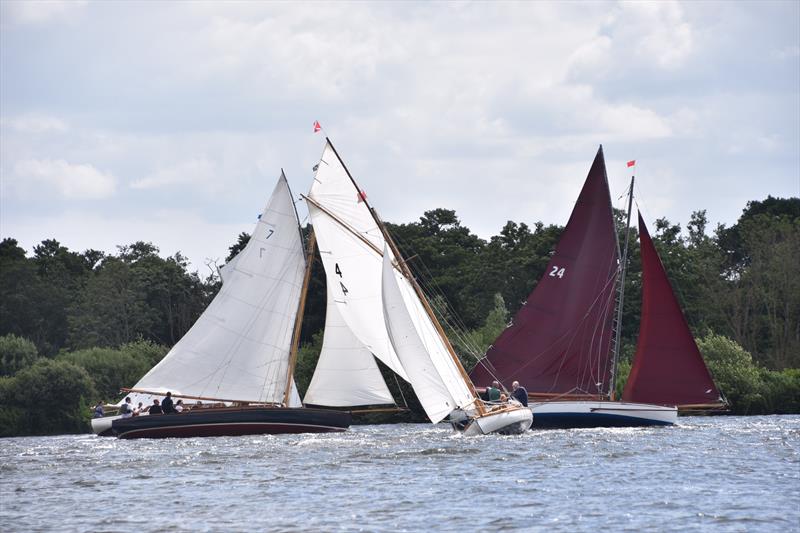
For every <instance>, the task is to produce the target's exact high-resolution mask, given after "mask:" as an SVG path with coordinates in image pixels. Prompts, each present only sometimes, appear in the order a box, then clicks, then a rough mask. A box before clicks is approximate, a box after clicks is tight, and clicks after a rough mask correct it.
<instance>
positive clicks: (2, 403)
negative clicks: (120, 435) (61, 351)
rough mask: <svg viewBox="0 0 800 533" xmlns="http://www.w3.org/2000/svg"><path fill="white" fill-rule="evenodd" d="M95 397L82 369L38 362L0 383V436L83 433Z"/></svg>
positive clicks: (91, 384) (87, 427)
mask: <svg viewBox="0 0 800 533" xmlns="http://www.w3.org/2000/svg"><path fill="white" fill-rule="evenodd" d="M96 398H97V392H96V391H95V388H94V384H93V383H92V380H91V378H90V377H89V375H88V374H87V373H86V371H85V370H84V369H82V368H80V367H78V366H76V365H74V364H72V363H69V362H66V361H53V360H50V359H41V360H39V361H37V362H36V363H35V364H34V365H33V366H31V367H28V368H25V369H23V370H20V371H19V372H17V374H16V375H15V376H14V377H13V378H3V379H1V380H0V422H2V424H0V436H4V437H9V436H14V435H53V434H59V433H82V432H86V431H88V429H89V423H88V421H89V405H92V404H93V402H94V401H95V400H96Z"/></svg>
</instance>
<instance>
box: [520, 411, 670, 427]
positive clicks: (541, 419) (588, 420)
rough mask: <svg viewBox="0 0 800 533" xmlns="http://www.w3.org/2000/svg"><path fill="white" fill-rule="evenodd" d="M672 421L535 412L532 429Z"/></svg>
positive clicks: (604, 414) (633, 425) (663, 424)
mask: <svg viewBox="0 0 800 533" xmlns="http://www.w3.org/2000/svg"><path fill="white" fill-rule="evenodd" d="M671 425H672V423H670V422H664V421H662V420H654V419H648V418H641V417H632V416H623V415H615V414H608V413H535V414H534V416H533V426H532V428H533V429H569V428H620V427H646V426H671Z"/></svg>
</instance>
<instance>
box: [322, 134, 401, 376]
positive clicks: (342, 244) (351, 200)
mask: <svg viewBox="0 0 800 533" xmlns="http://www.w3.org/2000/svg"><path fill="white" fill-rule="evenodd" d="M308 200H309V201H308V210H309V214H310V215H311V221H312V224H313V225H314V232H315V234H316V236H317V243H318V246H319V252H320V257H321V258H322V263H323V265H324V267H325V274H326V279H327V283H328V287H329V289H330V291H331V292H330V294H329V297H330V296H331V295H332V298H333V301H334V302H335V303H336V305H337V308H338V310H339V313H340V314H341V317H342V319H343V320H344V322H345V323H346V324H347V326H348V328H349V329H350V331H351V332H352V333H353V335H354V336H355V337H356V338H357V339H358V340H359V341H360V342H361V344H362V345H363V346H364V347H365V348H367V349H368V350H369V351H370V352H372V353H373V354H374V355H375V356H376V357H377V358H378V359H380V360H381V361H383V362H384V363H385V364H386V365H387V366H388V367H389V368H391V369H392V370H393V371H394V372H396V373H397V374H398V375H400V377H402V378H403V379H407V377H406V372H405V370H404V369H403V366H402V365H401V364H400V362H399V361H398V359H397V354H396V353H395V351H394V348H393V347H392V345H391V342H390V341H389V337H388V333H387V331H386V325H385V323H384V321H383V311H382V304H381V255H382V253H381V251H382V250H383V248H384V244H385V241H384V238H383V234H382V233H381V229H380V227H379V226H378V223H377V221H376V220H375V218H374V217H373V215H372V213H371V212H370V210H369V208H368V206H367V203H366V201H365V196H364V194H363V193H362V192H361V191H359V190H358V189H357V188H356V186H355V184H354V182H353V180H352V179H351V178H350V175H349V174H348V173H347V169H346V168H345V167H344V164H343V163H342V161H341V160H340V159H339V156H338V155H337V154H336V152H335V150H334V149H333V147H332V146H331V144H330V142H326V144H325V149H324V150H323V152H322V159H321V160H320V162H319V164H318V165H317V170H316V173H315V175H314V183H313V185H312V186H311V191H310V192H309V194H308Z"/></svg>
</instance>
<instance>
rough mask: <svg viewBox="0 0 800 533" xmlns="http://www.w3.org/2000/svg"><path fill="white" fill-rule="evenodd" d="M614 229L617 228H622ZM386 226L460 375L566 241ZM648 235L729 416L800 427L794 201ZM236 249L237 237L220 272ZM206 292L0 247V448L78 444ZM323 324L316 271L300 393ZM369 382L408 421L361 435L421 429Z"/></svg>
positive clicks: (451, 218) (139, 264)
mask: <svg viewBox="0 0 800 533" xmlns="http://www.w3.org/2000/svg"><path fill="white" fill-rule="evenodd" d="M615 215H616V217H617V221H618V227H620V228H622V227H624V214H623V213H622V212H620V211H616V212H615ZM387 225H388V226H389V228H390V231H391V232H392V234H393V235H395V236H396V238H397V241H398V243H399V244H400V246H401V249H402V252H403V254H404V255H405V256H406V257H408V258H410V259H409V265H410V267H411V268H412V270H414V271H415V274H416V275H417V276H418V278H419V279H420V281H421V282H422V285H423V287H424V288H425V289H426V291H427V292H428V293H429V295H430V296H431V297H432V302H433V304H434V307H435V308H436V310H437V313H438V314H439V315H440V316H441V317H442V318H443V322H444V323H445V324H446V327H447V328H448V335H449V336H450V338H451V340H452V342H453V344H454V346H455V348H456V350H457V352H458V354H459V356H460V357H461V359H462V362H463V364H464V366H465V367H467V368H472V367H473V366H474V365H475V363H476V361H477V356H479V355H480V354H482V353H483V351H484V350H485V349H486V348H487V347H488V346H489V345H490V344H491V342H492V341H493V340H494V339H495V338H496V337H497V335H498V334H499V333H500V332H501V331H502V330H503V328H504V327H505V326H506V324H507V323H508V321H509V319H510V317H511V316H513V314H514V313H515V312H516V311H517V310H518V308H519V306H520V305H521V303H522V302H523V301H524V300H525V298H526V296H527V295H528V294H529V293H530V291H531V290H532V289H533V288H534V286H535V285H536V283H537V281H538V279H539V278H540V277H541V276H542V274H543V271H544V268H545V265H546V264H547V262H548V260H549V258H550V254H551V252H552V250H553V248H554V247H555V244H556V242H557V241H558V237H559V235H560V234H561V231H562V230H563V226H556V225H548V226H545V225H544V224H542V223H536V224H535V225H534V226H533V227H532V228H531V227H529V226H527V225H526V224H524V223H523V224H518V223H515V222H511V221H509V222H508V223H507V224H506V225H505V226H504V227H503V229H502V230H501V232H500V234H499V235H495V236H493V237H491V238H490V239H488V240H484V239H481V238H479V237H477V236H476V235H474V234H473V233H471V232H470V230H469V229H468V228H466V227H465V226H463V225H462V224H461V223H460V221H459V219H458V217H457V216H456V213H455V212H454V211H451V210H447V209H436V210H432V211H427V212H425V213H424V215H423V216H422V217H420V219H419V221H418V222H413V223H409V224H399V225H398V224H387ZM655 228H656V232H655V238H654V242H655V244H656V247H657V248H658V251H659V254H660V255H661V257H662V261H663V263H664V266H665V269H666V271H667V274H668V275H669V277H670V281H671V283H672V285H673V288H674V289H675V292H676V294H677V295H678V298H679V300H680V303H681V307H682V309H683V311H684V314H685V316H686V318H687V321H688V322H689V325H690V327H691V328H692V331H693V333H694V335H695V338H696V339H697V342H698V346H699V347H700V351H701V352H702V354H703V357H704V359H705V360H706V364H707V365H708V367H709V370H710V371H711V374H712V375H713V377H714V380H715V382H716V383H717V386H718V387H719V389H720V390H721V391H722V392H723V394H724V395H725V397H726V398H727V399H728V401H729V403H730V408H731V409H730V414H737V415H746V414H793V413H800V276H798V275H797V274H798V272H797V265H798V264H800V198H788V199H782V198H773V197H767V198H766V199H765V200H763V201H751V202H748V204H747V206H746V207H745V208H744V210H743V212H742V215H741V217H740V218H739V220H738V221H737V223H736V224H734V225H733V226H731V227H729V228H728V227H725V226H723V225H718V226H717V227H716V228H715V230H714V231H713V236H709V235H708V234H707V218H706V213H705V211H697V212H695V213H693V214H692V216H691V219H690V221H689V222H688V224H686V227H685V231H684V228H682V227H681V226H680V225H679V224H673V223H671V222H670V221H668V220H666V219H663V218H662V219H659V220H658V221H656V224H655ZM307 231H308V228H306V232H307ZM631 232H632V233H633V234H632V237H633V236H634V235H635V233H636V230H635V229H633V228H632V229H631ZM248 238H249V237H248V235H247V234H244V233H243V234H241V235H239V236H238V238H237V239H236V242H235V243H234V244H233V245H232V246H231V247H230V255H229V256H228V258H227V259H226V261H228V260H230V259H231V258H232V257H233V256H234V255H235V254H236V253H237V252H238V251H239V250H241V249H242V248H243V247H244V245H245V244H246V243H247V240H248ZM632 242H634V243H635V241H632ZM636 246H638V243H635V244H634V247H636ZM631 257H632V260H631V263H630V264H629V267H628V274H627V277H626V281H625V284H626V286H625V294H626V299H625V306H624V309H623V331H622V340H623V345H622V350H621V354H620V362H619V371H618V374H617V392H618V394H619V393H620V392H621V390H622V386H623V385H624V383H625V379H626V378H627V375H628V372H629V370H630V362H631V357H632V355H633V353H634V351H635V346H636V338H635V335H636V333H635V332H636V331H638V326H639V307H640V303H641V265H640V264H639V263H638V259H637V257H638V254H637V253H632V254H631ZM219 266H222V265H219ZM219 287H220V280H219V277H218V276H217V275H211V276H210V277H209V278H206V279H202V278H201V277H200V276H199V274H198V273H197V272H189V271H188V262H187V260H186V258H185V257H183V256H182V255H181V254H180V253H176V254H175V255H174V256H171V257H167V258H162V257H161V256H160V255H159V250H158V248H156V247H155V246H153V245H152V244H150V243H144V242H136V243H133V244H130V245H125V246H119V247H118V252H117V253H116V254H106V253H104V252H100V251H97V250H86V251H84V252H75V251H71V250H68V249H67V248H66V247H64V246H62V245H61V244H60V243H59V242H58V241H56V240H53V239H49V240H44V241H42V242H41V243H40V244H39V245H37V246H35V247H34V249H33V255H32V256H28V254H27V253H26V251H25V250H24V249H23V248H21V247H20V246H19V245H18V243H17V241H16V240H15V239H13V238H6V239H4V240H3V241H2V242H0V437H10V436H22V435H51V434H63V433H85V432H88V431H89V417H90V413H91V406H93V405H94V404H95V403H97V401H98V400H102V401H104V402H116V401H117V400H118V399H119V398H120V393H119V390H120V388H122V387H130V386H132V385H133V384H134V383H136V381H138V379H139V378H140V377H141V376H142V375H144V374H145V373H146V372H147V371H148V370H149V369H150V368H151V367H152V366H153V365H155V364H156V363H157V362H158V361H160V360H161V358H163V357H164V355H166V353H167V352H168V350H169V346H172V345H173V344H174V343H175V342H177V340H178V339H180V338H181V336H183V334H184V333H186V331H187V330H188V329H189V328H190V327H191V326H192V324H193V323H194V321H195V320H196V319H197V317H198V316H199V315H200V313H201V312H202V311H203V309H205V307H206V305H208V303H209V302H210V301H211V299H212V298H213V297H214V295H215V294H216V292H217V291H218V290H219ZM324 313H325V276H324V273H323V272H322V267H321V265H320V263H319V259H318V258H317V260H316V261H315V263H314V266H313V269H312V279H311V284H310V287H309V299H308V301H307V304H306V317H305V320H304V325H303V331H302V335H301V348H300V351H299V353H298V361H297V368H296V371H295V373H296V379H297V384H298V388H299V389H300V391H301V393H303V392H305V389H306V388H307V386H308V382H309V380H310V379H311V374H312V372H313V368H314V366H315V363H316V358H317V356H318V354H319V350H320V348H321V345H322V329H323V325H324V321H325V315H324ZM454 324H457V327H456V326H454ZM382 371H383V372H385V373H386V377H387V378H388V379H387V383H388V384H389V386H390V388H391V389H392V393H393V394H394V396H395V398H396V399H397V401H398V402H399V403H400V404H401V406H404V405H403V404H404V403H405V405H407V407H408V411H406V412H403V413H401V414H399V415H398V414H394V415H369V416H368V417H365V418H364V421H365V422H386V421H402V422H408V421H417V420H419V421H422V420H424V414H422V411H421V408H420V406H419V404H418V403H417V401H416V398H415V397H414V394H413V391H412V390H411V387H410V386H407V384H405V383H402V382H401V381H400V380H399V379H397V380H396V379H394V378H393V377H392V376H391V373H390V372H389V371H388V370H387V369H386V368H382ZM476 385H477V386H479V387H481V386H484V385H485V384H482V383H476ZM523 385H524V384H523Z"/></svg>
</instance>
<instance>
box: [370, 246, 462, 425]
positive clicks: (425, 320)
mask: <svg viewBox="0 0 800 533" xmlns="http://www.w3.org/2000/svg"><path fill="white" fill-rule="evenodd" d="M382 287H383V310H384V317H385V320H386V329H387V330H388V332H389V338H390V340H391V342H392V345H393V346H394V349H395V351H396V352H397V355H398V357H399V358H400V362H401V363H402V365H403V368H405V370H406V372H407V373H408V378H409V379H408V380H409V382H410V383H411V386H412V387H413V388H414V392H415V393H416V395H417V398H418V399H419V401H420V403H421V404H422V407H423V409H425V413H426V414H427V415H428V418H430V420H431V422H433V423H436V422H439V421H441V420H442V419H444V418H445V417H446V416H447V415H448V414H450V412H451V411H453V410H454V409H456V408H462V409H464V410H465V411H471V410H473V409H474V401H475V396H474V395H473V393H472V391H471V390H470V387H469V386H468V385H467V383H466V381H465V378H464V377H463V376H462V374H461V371H460V370H459V367H458V366H457V364H456V363H455V361H454V360H453V356H452V355H451V354H450V352H449V350H448V348H447V346H445V343H444V340H443V339H442V337H441V335H440V334H439V332H438V331H437V330H436V327H435V326H434V324H433V323H432V322H431V319H430V317H429V316H428V314H427V312H426V311H425V309H424V307H423V305H422V302H420V300H419V297H418V296H417V294H416V291H414V288H413V287H412V286H411V284H410V283H409V282H408V280H406V279H405V278H404V277H403V276H402V275H401V274H400V273H399V272H397V271H396V270H395V268H394V266H393V265H392V259H391V257H390V255H389V253H388V250H386V251H384V256H383V269H382Z"/></svg>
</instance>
